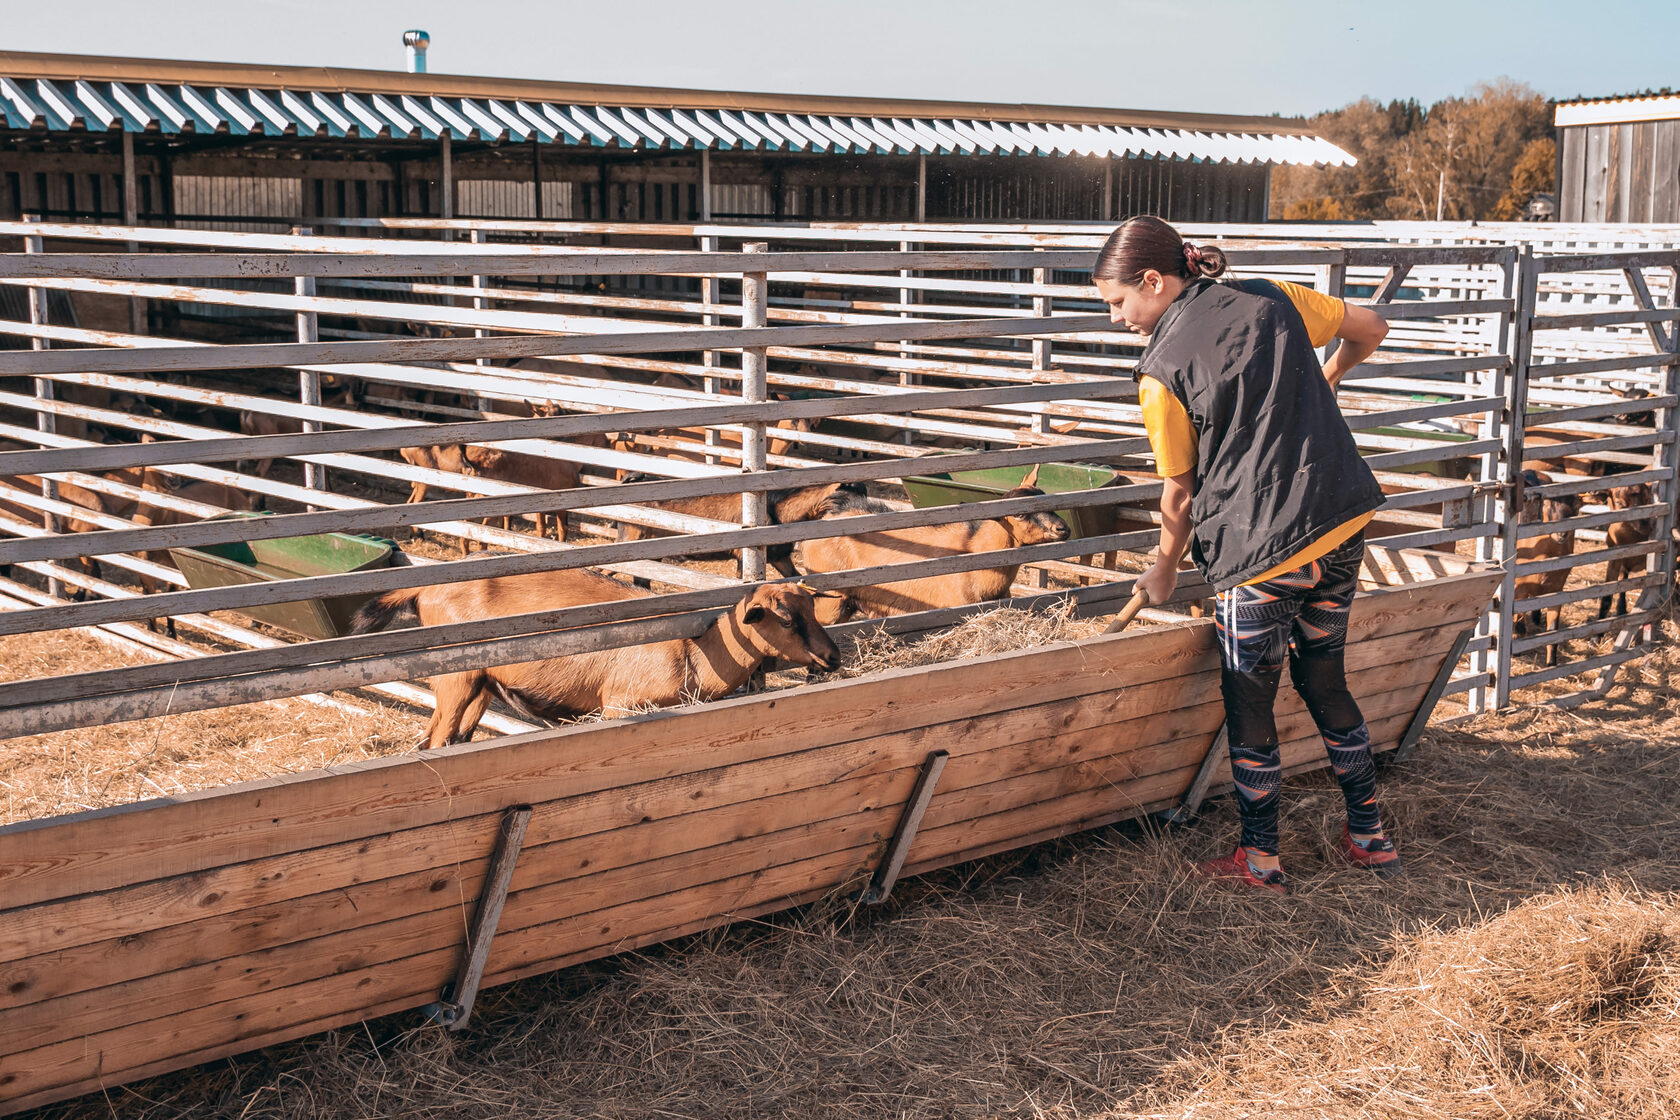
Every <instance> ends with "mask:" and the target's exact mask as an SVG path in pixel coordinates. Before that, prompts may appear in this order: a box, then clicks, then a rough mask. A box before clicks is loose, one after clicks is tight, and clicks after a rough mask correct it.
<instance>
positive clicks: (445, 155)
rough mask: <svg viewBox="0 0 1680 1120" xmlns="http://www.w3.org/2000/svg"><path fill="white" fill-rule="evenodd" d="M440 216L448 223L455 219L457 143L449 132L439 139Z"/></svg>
mask: <svg viewBox="0 0 1680 1120" xmlns="http://www.w3.org/2000/svg"><path fill="white" fill-rule="evenodd" d="M438 216H439V217H441V218H443V219H444V220H446V221H447V220H449V219H451V218H453V217H455V141H454V139H453V138H452V137H451V136H450V135H449V133H447V132H445V133H443V134H442V135H441V136H439V137H438ZM446 232H447V233H449V234H452V233H453V232H454V231H453V230H449V231H446ZM444 240H446V241H447V240H450V238H449V237H448V236H446V237H445V238H444Z"/></svg>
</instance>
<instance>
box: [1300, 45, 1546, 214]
mask: <svg viewBox="0 0 1680 1120" xmlns="http://www.w3.org/2000/svg"><path fill="white" fill-rule="evenodd" d="M1309 123H1311V124H1312V126H1313V127H1314V128H1315V129H1316V130H1317V132H1318V134H1319V135H1320V136H1322V137H1324V138H1325V139H1326V140H1329V141H1330V142H1331V143H1333V144H1335V145H1337V146H1338V147H1340V148H1342V149H1344V150H1345V151H1347V152H1348V153H1349V154H1351V155H1353V156H1355V157H1357V158H1358V160H1359V163H1358V164H1357V165H1356V166H1354V167H1279V168H1276V169H1275V170H1274V171H1273V172H1272V201H1271V216H1272V217H1273V218H1282V219H1285V220H1298V221H1320V222H1324V221H1347V220H1355V219H1362V218H1364V219H1370V218H1394V219H1444V220H1448V221H1465V220H1470V219H1486V220H1490V221H1514V220H1516V219H1519V218H1521V217H1522V213H1523V208H1524V207H1525V206H1526V205H1527V204H1528V201H1529V199H1531V198H1533V197H1534V195H1535V194H1536V193H1537V192H1541V191H1551V190H1552V189H1553V187H1554V183H1555V178H1556V167H1557V145H1556V139H1555V137H1554V130H1553V127H1552V103H1551V102H1549V101H1547V100H1546V99H1545V98H1544V97H1542V96H1541V95H1540V94H1538V93H1536V92H1535V91H1534V90H1532V89H1530V88H1529V87H1528V86H1526V85H1524V84H1522V83H1520V82H1513V81H1511V80H1509V79H1503V78H1502V79H1500V80H1499V81H1496V82H1488V83H1483V84H1481V85H1478V86H1476V87H1475V88H1474V89H1472V90H1471V91H1470V93H1469V95H1468V96H1465V97H1449V98H1447V99H1446V100H1444V101H1437V102H1435V103H1434V104H1433V105H1430V106H1429V107H1427V108H1425V107H1424V106H1423V105H1421V104H1420V103H1419V102H1417V101H1416V100H1406V101H1390V102H1388V103H1387V104H1386V105H1385V104H1383V103H1382V102H1379V101H1375V100H1373V99H1371V98H1364V99H1362V100H1360V101H1356V102H1354V103H1353V104H1352V105H1347V106H1344V107H1343V108H1340V109H1332V110H1329V111H1328V112H1324V113H1320V114H1318V115H1317V116H1316V117H1313V118H1311V120H1310V122H1309Z"/></svg>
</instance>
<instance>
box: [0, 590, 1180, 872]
mask: <svg viewBox="0 0 1680 1120" xmlns="http://www.w3.org/2000/svg"><path fill="white" fill-rule="evenodd" d="M1210 627H1211V624H1210V623H1208V622H1205V621H1200V622H1187V623H1185V624H1182V625H1179V626H1163V627H1160V628H1152V629H1149V630H1143V631H1135V632H1130V633H1127V634H1123V635H1116V636H1114V638H1112V639H1107V640H1105V641H1098V642H1087V643H1081V644H1080V645H1078V646H1061V647H1051V648H1048V649H1041V650H1036V651H1030V652H1026V653H1016V654H1002V655H998V656H996V657H991V658H982V659H978V660H976V661H973V662H968V663H965V664H961V665H946V666H935V667H932V668H925V667H924V668H916V669H907V670H896V671H891V672H888V673H885V674H882V675H880V676H877V677H873V678H867V679H865V680H863V681H841V682H834V683H830V684H819V685H813V686H810V687H808V688H805V689H801V690H800V691H799V692H798V693H797V694H795V695H791V696H790V695H785V694H768V695H765V696H755V697H747V698H743V699H740V700H726V701H721V702H719V703H716V704H714V705H711V706H708V707H705V708H702V709H700V710H698V711H686V712H663V713H652V714H650V715H647V716H638V717H632V718H630V719H627V720H624V721H614V722H612V723H607V724H600V725H595V726H585V727H576V728H570V729H563V730H559V731H554V732H544V733H540V734H538V735H536V736H514V737H511V738H508V739H503V740H498V741H497V742H496V743H495V745H494V747H487V746H483V745H477V746H475V745H472V744H461V745H458V746H455V747H449V748H445V749H443V750H438V751H431V752H427V754H426V756H425V757H424V758H418V757H403V758H389V759H376V760H370V761H369V762H365V763H357V764H352V765H349V766H345V767H341V768H333V769H331V770H328V771H325V772H323V773H319V774H315V775H310V776H308V777H301V776H298V777H288V778H277V779H272V780H269V781H266V782H257V783H251V784H249V785H247V786H244V787H241V788H238V789H236V790H235V791H232V792H214V791H212V792H207V793H204V794H202V795H196V794H189V795H185V796H183V797H182V798H179V799H177V800H175V801H174V802H172V803H170V804H166V805H161V806H159V805H152V806H149V807H140V806H125V807H118V808H116V809H113V810H100V811H96V812H93V813H87V814H80V815H77V816H75V817H70V818H65V819H63V820H62V821H59V822H56V823H54V824H53V825H51V826H50V827H44V826H43V822H24V823H22V824H20V825H12V826H8V827H6V828H4V829H0V876H3V879H0V881H4V882H5V884H6V898H7V901H8V902H9V903H11V904H13V905H21V904H24V903H26V902H30V901H38V900H39V899H41V898H46V897H55V896H59V895H63V894H69V893H79V892H81V891H90V890H100V889H106V888H109V887H112V886H117V885H121V884H125V883H132V882H137V881H141V880H145V879H152V878H159V877H162V876H164V875H169V874H176V873H180V872H184V871H192V870H199V869H202V868H204V867H210V866H215V865H217V864H221V863H225V862H229V861H230V860H240V859H249V858H256V857H258V856H261V855H269V854H277V853H279V852H283V851H290V850H296V849H297V848H302V847H314V846H318V845H319V844H323V843H331V842H334V841H336V840H350V839H355V838H358V837H361V836H370V835H379V834H381V833H384V832H389V831H392V830H393V829H400V828H410V827H415V826H417V825H420V824H424V823H427V822H428V821H437V820H443V819H447V818H448V817H449V816H459V815H463V814H470V813H473V812H475V811H483V812H490V811H492V810H493V809H495V808H498V807H499V804H505V803H506V802H507V800H508V798H506V797H505V796H503V794H505V793H506V792H507V791H509V790H512V789H515V788H517V789H519V790H521V791H522V792H521V793H520V794H519V795H518V796H519V797H520V798H522V799H523V800H525V801H527V802H538V801H548V800H555V799H557V798H560V797H565V796H575V795H577V794H580V793H585V792H590V791H591V790H593V789H599V788H604V787H606V786H610V785H621V784H625V783H627V782H635V781H644V780H650V779H652V778H656V777H667V776H671V775H674V774H680V773H685V772H687V771H688V770H691V769H693V768H694V766H695V763H696V759H698V758H703V759H705V760H706V763H707V764H708V765H711V766H720V765H725V764H728V763H730V762H734V761H743V760H747V759H751V758H760V757H764V756H765V755H768V754H777V753H785V752H788V751H792V750H800V749H803V748H804V747H806V746H815V745H820V744H823V743H827V742H834V741H836V740H837V739H838V738H842V737H852V738H856V737H863V736H865V735H868V734H879V733H884V732H889V731H893V730H898V729H901V728H903V727H907V726H922V725H926V724H931V723H937V722H941V721H942V720H943V719H947V718H950V716H951V714H952V713H960V714H985V713H988V712H992V711H997V710H1000V709H1002V708H1008V707H1018V706H1020V705H1022V704H1025V703H1030V702H1034V701H1038V700H1045V699H1060V698H1062V697H1066V696H1070V695H1078V694H1081V693H1084V692H1090V691H1095V690H1099V689H1102V688H1117V687H1125V686H1129V685H1136V684H1140V683H1145V682H1147V681H1151V680H1161V679H1165V678H1168V677H1173V676H1177V675H1180V674H1182V673H1184V672H1193V671H1195V670H1196V669H1197V668H1199V667H1205V666H1206V665H1211V664H1212V662H1211V660H1210V659H1211V658H1212V657H1213V647H1212V639H1211V634H1210V633H1208V631H1209V630H1210ZM1120 642H1124V643H1126V645H1124V646H1119V645H1118V644H1117V643H1120ZM679 721H680V722H679ZM665 736H670V738H666V737H665ZM650 742H651V743H652V745H651V746H650ZM556 757H560V758H563V759H564V760H565V761H564V762H563V763H562V764H561V765H559V766H556V765H555V759H556ZM627 759H628V760H631V761H629V762H626V760H627ZM439 790H449V791H450V792H451V798H450V800H449V801H448V802H447V803H440V802H439V800H438V798H437V793H438V791H439ZM480 798H486V799H487V800H485V801H484V802H483V803H482V807H481V808H479V809H475V806H478V805H479V804H480V801H479V799H480ZM498 799H500V800H499V803H498ZM373 805H377V806H379V807H378V808H372V807H370V806H373ZM136 812H140V813H143V814H144V816H142V817H140V818H139V819H140V820H141V821H143V823H142V824H139V825H136V824H133V823H131V822H129V821H127V820H125V819H124V818H126V817H128V816H130V815H131V814H134V813H136ZM282 821H283V822H285V827H284V828H283V829H276V828H275V827H274V825H275V823H277V822H282ZM66 852H69V853H74V856H73V857H71V858H69V859H67V858H66V856H65V853H66ZM67 865H73V866H74V867H75V868H76V870H75V871H74V872H70V873H69V878H70V879H71V880H72V881H69V882H66V881H62V880H63V878H64V877H65V876H66V874H67ZM43 877H45V878H49V879H56V880H61V881H59V882H58V883H57V884H56V885H54V886H51V887H47V888H46V891H45V893H38V892H39V891H40V890H41V888H42V887H43V886H45V884H44V883H43V882H42V881H41V880H42V879H43Z"/></svg>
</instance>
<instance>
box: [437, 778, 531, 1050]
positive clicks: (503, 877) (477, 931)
mask: <svg viewBox="0 0 1680 1120" xmlns="http://www.w3.org/2000/svg"><path fill="white" fill-rule="evenodd" d="M530 823H531V807H530V806H529V805H514V806H510V807H509V808H508V810H507V812H506V813H504V814H503V815H502V824H501V828H500V829H499V830H498V831H497V834H496V847H495V849H494V850H492V851H491V853H490V872H489V874H487V875H486V876H485V877H484V889H483V892H482V893H480V894H479V896H478V907H477V908H476V909H475V910H474V911H473V919H472V925H471V926H470V927H469V928H468V932H467V952H466V955H465V956H463V957H462V958H461V966H460V967H459V968H458V969H456V970H455V979H454V980H452V981H450V983H449V984H448V985H447V986H445V987H444V989H443V993H442V995H441V996H440V997H439V999H438V1002H437V1003H433V1004H429V1005H427V1007H426V1008H425V1013H426V1017H427V1018H428V1019H431V1020H432V1021H433V1022H438V1023H442V1024H443V1025H444V1026H446V1027H448V1028H449V1029H450V1030H452V1031H458V1030H460V1029H462V1028H463V1027H465V1026H466V1025H467V1017H468V1016H470V1015H471V1014H472V1008H473V1001H474V1000H476V999H477V998H478V985H479V981H480V980H482V979H483V978H484V966H485V965H486V964H488V963H489V961H490V942H491V940H492V939H494V938H495V936H496V926H497V925H498V924H499V923H500V922H501V920H502V905H503V904H504V903H505V902H507V892H508V884H509V883H510V882H512V880H513V867H514V864H516V863H517V862H518V861H519V849H520V847H521V846H522V845H523V844H524V843H525V828H526V826H527V825H529V824H530Z"/></svg>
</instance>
